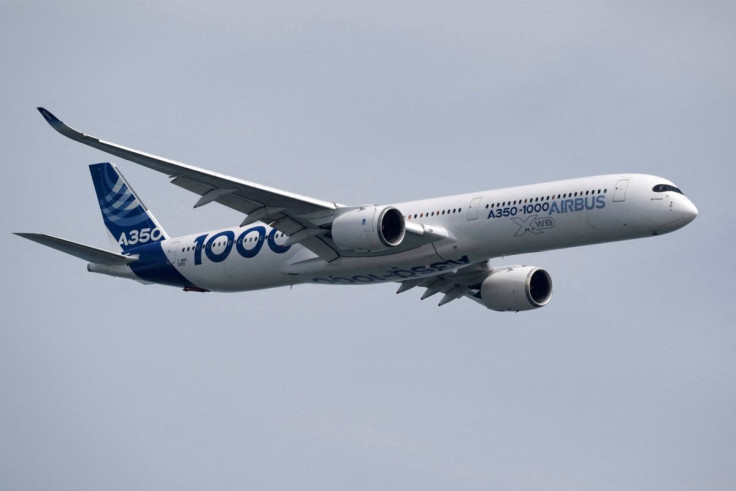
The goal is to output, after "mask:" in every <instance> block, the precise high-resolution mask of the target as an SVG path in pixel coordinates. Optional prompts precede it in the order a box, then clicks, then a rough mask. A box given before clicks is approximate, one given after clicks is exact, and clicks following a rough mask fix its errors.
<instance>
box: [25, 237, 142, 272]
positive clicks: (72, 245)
mask: <svg viewBox="0 0 736 491" xmlns="http://www.w3.org/2000/svg"><path fill="white" fill-rule="evenodd" d="M14 233H15V235H18V236H20V237H23V238H24V239H28V240H32V241H33V242H38V243H39V244H43V245H45V246H47V247H51V248H52V249H56V250H57V251H61V252H65V253H67V254H70V255H72V256H75V257H78V258H79V259H84V260H85V261H89V262H91V263H94V264H106V265H117V264H120V265H123V264H130V263H133V262H136V261H137V260H138V256H137V255H132V256H123V255H122V254H116V253H114V252H109V251H106V250H104V249H98V248H96V247H91V246H88V245H84V244H80V243H78V242H72V241H71V240H66V239H61V238H59V237H54V236H53V235H46V234H30V233H20V232H14Z"/></svg>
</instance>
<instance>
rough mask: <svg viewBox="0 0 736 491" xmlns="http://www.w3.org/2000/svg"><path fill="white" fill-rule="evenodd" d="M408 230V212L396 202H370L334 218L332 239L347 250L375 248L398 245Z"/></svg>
mask: <svg viewBox="0 0 736 491" xmlns="http://www.w3.org/2000/svg"><path fill="white" fill-rule="evenodd" d="M405 234H406V225H405V223H404V215H402V214H401V212H400V211H399V210H397V209H396V208H394V207H392V206H384V207H378V206H369V207H365V208H360V209H358V210H353V211H349V212H347V213H343V214H342V215H340V216H339V217H337V218H335V220H334V221H333V222H332V240H334V241H335V245H337V247H339V248H340V249H343V250H346V251H360V252H373V251H380V250H383V249H388V248H390V247H396V246H397V245H399V244H401V241H402V240H404V235H405Z"/></svg>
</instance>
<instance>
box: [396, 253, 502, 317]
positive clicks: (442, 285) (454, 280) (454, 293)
mask: <svg viewBox="0 0 736 491" xmlns="http://www.w3.org/2000/svg"><path fill="white" fill-rule="evenodd" d="M489 274H491V268H490V266H489V263H488V262H487V261H486V262H481V263H474V264H471V265H469V266H465V267H463V268H460V269H458V270H456V271H451V272H448V273H443V274H439V275H437V276H430V277H427V278H421V279H418V280H406V281H402V282H401V286H399V289H398V290H397V291H396V293H403V292H405V291H407V290H410V289H412V288H414V287H420V288H426V290H425V291H424V294H423V295H422V298H421V299H422V300H424V299H425V298H429V297H431V296H432V295H434V294H436V293H442V294H443V295H442V299H441V300H440V302H439V304H438V305H439V306H440V307H441V306H443V305H445V304H447V303H450V302H452V301H453V300H457V299H458V298H461V297H468V298H470V299H471V300H475V301H476V302H479V303H481V304H482V301H481V300H480V296H479V293H478V292H479V290H480V285H481V283H482V282H483V280H484V279H486V277H488V275H489Z"/></svg>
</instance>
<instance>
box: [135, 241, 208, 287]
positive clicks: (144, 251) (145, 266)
mask: <svg viewBox="0 0 736 491" xmlns="http://www.w3.org/2000/svg"><path fill="white" fill-rule="evenodd" d="M129 252H130V254H138V256H139V259H138V261H136V262H134V263H130V264H129V266H130V269H131V270H133V273H135V275H136V276H138V277H139V278H140V279H142V280H144V281H150V282H152V283H159V284H162V285H169V286H181V287H186V286H190V287H196V286H197V285H194V284H193V283H192V282H191V281H189V280H187V279H186V278H184V276H182V275H181V273H179V271H177V270H176V268H175V267H174V265H173V264H171V263H170V262H169V259H168V258H167V257H166V254H165V253H164V250H163V247H161V242H154V243H151V244H146V245H143V246H140V247H136V248H135V249H131V250H130V251H129Z"/></svg>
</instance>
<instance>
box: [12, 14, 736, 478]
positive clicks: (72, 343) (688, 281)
mask: <svg viewBox="0 0 736 491" xmlns="http://www.w3.org/2000/svg"><path fill="white" fill-rule="evenodd" d="M734 26H736V4H734V3H733V2H710V3H709V2H693V3H675V2H652V3H645V2H636V3H625V2H601V3H598V2H560V3H537V2H530V3H519V2H499V3H492V2H446V3H431V2H364V3H359V4H348V3H346V2H296V3H291V2H278V3H275V2H268V3H266V2H264V3H253V2H207V4H205V3H202V4H198V3H179V2H156V1H152V2H128V3H126V5H125V6H123V5H122V3H121V2H63V1H59V2H28V1H22V2H14V1H5V2H2V3H0V60H1V61H2V72H1V73H2V76H0V97H1V98H2V105H1V106H0V107H1V109H2V110H1V111H0V135H2V136H1V137H0V139H1V140H0V141H1V142H2V144H1V145H0V156H1V162H2V169H3V171H4V175H3V178H2V182H3V185H2V193H1V195H2V198H1V199H2V206H1V207H0V213H1V214H2V220H1V223H2V233H1V234H0V246H1V247H2V251H3V253H4V261H3V267H2V279H3V281H2V287H1V288H2V294H1V295H0V302H1V305H2V322H1V323H0V324H1V325H0V487H1V488H3V489H55V490H56V489H70V490H80V489H90V490H92V489H108V490H117V489H120V490H127V489H193V490H194V489H197V490H199V489H315V490H322V489H341V490H342V489H513V490H525V489H528V490H536V489H550V490H557V489H560V490H562V489H603V490H606V489H611V490H619V489H629V490H636V489H641V490H653V489H661V490H685V489H723V490H727V489H734V488H736V416H735V415H736V332H735V329H734V327H735V321H734V319H736V307H735V305H736V302H735V301H734V296H735V294H736V288H734V282H733V277H734V273H736V262H735V261H734V241H735V240H736V227H735V226H734V219H733V212H732V209H733V203H732V199H731V198H732V196H733V195H734V192H733V187H734V185H735V181H736V171H734V158H735V157H734V156H736V136H735V134H736V133H735V131H736V56H735V55H734V53H736V29H735V28H734ZM40 105H43V106H45V107H47V108H48V109H50V110H51V111H53V112H54V113H55V114H56V115H57V116H59V117H60V118H61V119H63V120H64V121H65V122H67V123H69V124H71V125H72V126H74V127H75V128H78V129H80V130H82V131H84V132H87V133H90V134H93V135H95V136H98V137H101V138H103V139H106V140H109V141H114V142H117V143H120V144H123V145H126V146H130V147H133V148H138V149H141V150H144V151H147V152H151V153H154V154H158V155H162V156H166V157H169V158H174V159H177V160H180V161H184V162H188V163H191V164H194V165H198V166H201V167H205V168H208V169H212V170H216V171H219V172H222V173H225V174H229V175H233V176H237V177H241V178H244V179H248V180H251V181H255V182H258V183H262V184H266V185H270V186H274V187H278V188H282V189H286V190H290V191H293V192H298V193H301V194H304V195H307V196H313V197H315V198H320V199H325V200H330V201H337V202H341V203H346V204H362V203H389V202H393V201H403V200H410V199H420V198H427V197H433V196H440V195H447V194H455V193H462V192H473V191H479V190H483V189H492V188H498V187H504V186H514V185H521V184H527V183H533V182H541V181H547V180H555V179H563V178H571V177H580V176H585V175H595V174H603V173H614V172H642V173H651V174H656V175H660V176H663V177H666V178H668V179H671V180H673V181H674V182H675V183H676V184H678V185H679V186H680V187H681V188H682V189H683V191H684V192H685V193H686V194H687V195H688V196H689V197H690V198H691V199H692V200H693V202H694V203H695V204H696V205H697V207H698V209H699V211H700V216H699V217H698V218H697V219H696V220H695V221H694V222H693V223H692V224H690V225H688V226H687V227H685V228H684V229H682V230H679V231H677V232H675V233H673V234H669V235H664V236H660V237H656V238H648V239H642V240H636V241H629V242H622V243H616V244H607V245H598V246H591V247H585V248H580V249H568V250H561V251H553V252H547V253H539V254H534V255H528V256H523V257H508V258H504V259H496V260H494V264H518V263H525V264H532V265H536V266H540V267H543V268H545V269H547V270H548V271H549V272H550V273H551V275H552V277H553V280H554V288H555V292H554V297H553V300H552V302H551V304H550V305H549V306H547V307H545V308H543V309H540V310H537V311H534V312H527V313H519V314H502V313H496V312H492V311H489V310H486V309H485V308H483V307H481V306H479V305H477V304H476V303H474V302H470V301H468V300H461V301H456V302H452V303H451V304H449V305H446V306H444V307H442V308H438V307H437V305H436V304H437V300H438V297H432V299H430V300H426V301H423V302H422V301H420V300H419V296H420V292H418V291H417V290H411V291H409V292H407V293H403V294H401V295H395V294H394V292H395V290H396V286H395V285H378V286H364V287H334V288H333V287H325V286H321V287H320V286H298V287H295V288H293V289H287V288H282V289H275V290H268V291H260V292H252V293H238V294H198V293H184V292H182V291H181V290H178V289H175V288H169V287H162V286H155V285H153V286H142V285H139V284H137V283H135V282H132V281H128V280H122V279H114V278H110V277H106V276H101V275H94V274H90V273H87V272H86V267H85V266H86V265H85V263H84V262H83V261H80V260H78V259H76V258H73V257H71V256H66V255H64V254H61V253H58V252H56V251H53V250H51V249H47V248H44V247H42V246H40V245H37V244H33V243H31V242H28V241H25V240H23V239H21V238H19V237H16V236H13V235H11V232H19V231H20V232H23V231H24V232H46V233H51V234H54V235H58V236H62V237H66V238H69V239H72V240H76V241H80V242H84V243H88V244H91V245H94V246H97V247H105V248H109V244H108V242H107V239H106V233H105V229H104V227H103V225H102V220H101V217H100V211H99V209H98V207H97V206H96V200H95V195H94V190H93V188H92V185H91V182H90V178H89V171H88V169H87V165H88V164H91V163H94V162H101V161H107V160H110V159H112V160H113V161H115V162H116V163H117V164H118V165H119V168H120V169H121V170H122V172H123V173H124V174H125V176H126V178H127V179H128V181H130V182H131V183H132V185H133V186H134V188H135V189H136V191H137V192H138V193H139V194H140V195H141V197H142V199H143V200H144V201H145V202H146V204H147V205H148V206H149V207H150V208H151V209H152V210H153V211H154V213H155V214H156V216H157V218H158V219H159V221H160V222H161V223H162V225H163V226H164V227H165V228H166V229H167V231H168V232H169V233H170V234H171V235H178V234H188V233H193V232H197V231H201V230H210V229H213V228H217V227H225V226H231V225H233V224H236V223H239V222H240V220H242V216H240V215H238V214H237V213H235V212H234V211H232V210H230V209H227V208H225V207H222V206H218V205H217V204H212V205H209V206H205V207H202V208H198V209H196V210H193V209H192V205H193V204H194V202H195V201H196V199H197V197H196V196H195V195H193V194H191V193H188V192H187V191H185V190H182V189H179V188H177V187H175V186H171V185H170V184H169V183H168V180H167V179H166V177H165V176H162V175H161V174H159V173H156V172H153V171H150V170H148V169H145V168H141V167H138V166H136V165H135V164H132V163H129V162H126V161H122V160H120V159H114V158H112V157H109V156H107V155H105V154H103V153H101V152H99V151H96V150H94V149H91V148H88V147H85V146H83V145H80V144H78V143H75V142H72V141H71V140H68V139H65V138H63V137H62V136H60V135H58V134H57V133H55V132H54V131H53V130H52V129H51V128H50V127H49V126H48V125H47V124H46V123H45V121H44V120H43V119H42V118H41V116H40V115H39V114H38V112H37V111H36V110H35V107H36V106H40Z"/></svg>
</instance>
